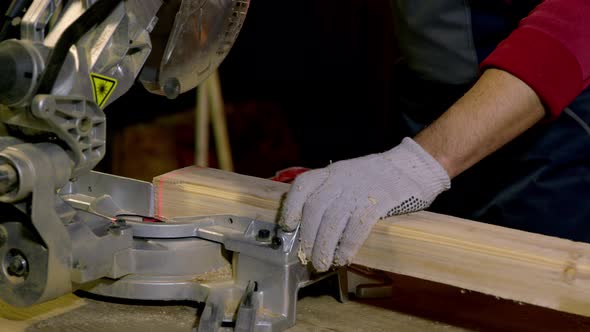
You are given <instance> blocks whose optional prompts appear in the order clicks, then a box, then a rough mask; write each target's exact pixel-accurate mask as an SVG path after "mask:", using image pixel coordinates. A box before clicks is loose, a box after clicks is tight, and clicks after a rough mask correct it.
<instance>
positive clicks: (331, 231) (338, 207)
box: [280, 138, 450, 272]
mask: <svg viewBox="0 0 590 332" xmlns="http://www.w3.org/2000/svg"><path fill="white" fill-rule="evenodd" d="M449 188H450V179H449V176H448V174H447V172H446V171H445V170H444V168H443V167H442V166H441V165H440V164H439V163H438V162H437V161H436V160H435V159H434V158H432V157H431V156H430V155H429V154H428V153H427V152H426V151H424V149H422V147H421V146H420V145H418V143H416V142H414V140H412V139H411V138H405V139H404V140H403V141H402V143H401V144H400V145H398V146H397V147H395V148H393V149H391V150H389V151H387V152H384V153H379V154H373V155H369V156H365V157H361V158H356V159H351V160H344V161H340V162H337V163H334V164H331V165H330V166H328V167H326V168H322V169H318V170H313V171H309V172H307V173H304V174H301V175H299V176H298V177H297V179H296V180H295V182H294V183H293V186H292V187H291V190H290V192H289V194H288V195H287V198H286V200H285V203H284V205H283V210H282V214H281V218H280V223H281V225H282V227H283V228H284V229H286V230H288V231H293V230H295V229H296V228H297V226H299V225H300V228H301V229H300V232H301V237H300V240H301V249H300V250H301V252H300V258H302V260H303V261H306V260H307V259H308V258H311V261H312V263H313V266H314V267H315V268H316V270H318V271H320V272H322V271H326V270H328V269H329V268H330V266H331V265H332V264H336V265H347V264H350V263H351V261H352V258H353V257H354V255H355V254H356V253H357V251H358V250H359V248H360V246H361V245H362V244H363V242H364V241H365V240H366V239H367V237H368V236H369V233H370V231H371V228H372V227H373V225H374V224H375V223H376V222H377V220H379V219H380V218H384V217H389V216H393V215H399V214H405V213H410V212H414V211H418V210H423V209H425V208H427V207H428V206H430V204H431V203H432V202H433V201H434V199H435V198H436V196H438V195H439V194H440V193H441V192H443V191H445V190H447V189H449Z"/></svg>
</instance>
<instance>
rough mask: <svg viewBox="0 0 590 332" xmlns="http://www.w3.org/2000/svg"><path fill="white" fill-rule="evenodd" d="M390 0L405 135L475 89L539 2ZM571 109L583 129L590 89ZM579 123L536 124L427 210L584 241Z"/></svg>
mask: <svg viewBox="0 0 590 332" xmlns="http://www.w3.org/2000/svg"><path fill="white" fill-rule="evenodd" d="M392 1H393V2H392V3H393V7H394V11H395V13H394V14H395V17H396V30H397V33H398V42H399V45H400V50H401V51H402V54H403V56H404V58H403V61H402V63H400V65H399V66H398V68H397V72H396V77H397V79H398V81H400V82H402V83H401V84H400V87H399V90H398V91H397V93H398V95H397V104H396V109H397V110H399V111H400V112H402V114H403V118H404V120H405V124H406V126H407V130H408V132H407V134H408V135H414V134H416V133H417V132H418V131H420V130H421V129H423V128H424V127H425V126H427V125H428V124H429V123H431V122H432V121H434V120H435V119H436V118H437V117H438V116H440V114H442V113H443V112H444V111H446V110H447V109H448V107H449V106H451V105H452V104H453V103H454V102H455V101H456V100H457V99H459V98H460V97H461V96H462V95H463V94H464V93H465V92H466V91H467V90H468V89H469V88H470V87H471V85H472V84H473V83H474V82H475V81H476V80H477V77H478V65H479V63H480V62H481V61H482V60H483V59H484V58H485V57H486V56H487V55H489V54H490V53H491V52H492V51H493V50H494V48H495V47H496V45H498V43H499V42H501V41H502V40H503V39H504V38H506V37H507V36H508V35H509V34H510V32H511V31H512V30H514V29H515V28H516V27H517V25H518V22H519V20H520V19H521V18H523V17H525V16H526V15H527V13H528V12H529V11H530V10H531V9H532V8H534V6H535V5H536V4H538V3H539V2H540V1H514V2H513V4H512V3H511V2H509V1H493V0H489V1H485V0H477V1H476V0H472V1H457V0H429V1H424V2H422V1H416V0H392ZM589 19H590V18H589ZM539 56H543V55H542V54H540V55H539ZM569 109H570V111H571V112H573V113H574V114H575V115H577V118H578V119H577V120H582V121H583V122H584V123H585V124H589V123H590V90H589V89H586V91H584V92H583V93H582V94H581V95H580V96H579V97H578V98H577V99H576V100H575V101H574V102H573V103H572V104H571V105H570V106H569ZM577 120H576V119H574V117H572V116H571V115H570V114H569V113H562V115H561V116H560V117H559V118H557V119H556V120H554V121H552V122H550V123H543V124H539V125H537V126H536V127H534V128H533V129H531V130H529V131H528V132H526V133H525V134H523V135H522V136H521V137H519V138H517V139H516V140H514V141H513V142H511V143H509V144H508V145H507V146H505V147H504V148H502V149H501V150H500V151H498V152H497V153H495V154H493V155H492V156H490V157H488V158H486V159H484V160H483V161H482V162H480V163H479V164H477V165H475V166H474V167H472V168H471V169H469V170H467V171H466V172H464V173H463V174H461V175H460V176H458V177H457V178H455V179H454V180H453V183H452V188H451V190H449V191H448V192H446V193H443V194H442V195H441V196H439V198H437V200H436V201H435V203H434V204H433V206H432V207H431V208H430V210H433V211H436V212H440V213H446V214H451V215H455V216H459V217H464V218H468V219H473V220H479V221H484V222H489V223H493V224H497V225H501V226H506V227H511V228H516V229H522V230H527V231H531V232H536V233H542V234H547V235H552V236H558V237H563V238H569V239H573V240H578V241H584V242H590V133H589V132H588V131H587V129H588V128H584V125H583V124H581V123H580V122H578V121H577Z"/></svg>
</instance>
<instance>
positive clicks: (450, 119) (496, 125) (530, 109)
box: [415, 69, 545, 178]
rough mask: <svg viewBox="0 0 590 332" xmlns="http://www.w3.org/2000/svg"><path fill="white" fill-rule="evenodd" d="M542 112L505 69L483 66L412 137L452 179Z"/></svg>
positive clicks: (536, 100) (527, 90) (529, 91)
mask: <svg viewBox="0 0 590 332" xmlns="http://www.w3.org/2000/svg"><path fill="white" fill-rule="evenodd" d="M544 115H545V110H544V107H543V104H542V103H541V101H540V99H539V97H538V96H537V94H536V93H535V92H534V91H533V90H532V89H531V88H530V87H529V86H528V85H526V84H525V83H524V82H523V81H521V80H520V79H518V78H517V77H515V76H513V75H511V74H510V73H508V72H505V71H502V70H498V69H488V70H486V71H485V72H484V73H483V75H482V76H481V77H480V79H479V80H478V82H477V83H476V84H475V85H474V86H473V87H472V88H471V89H470V90H469V91H468V92H467V93H466V94H465V95H464V96H463V97H462V98H461V99H459V101H457V103H455V104H454V105H453V106H452V107H451V108H450V109H449V110H448V111H447V112H445V113H444V114H443V115H442V116H441V117H440V118H439V119H437V120H436V121H435V122H434V123H432V125H430V126H429V127H428V128H426V129H424V130H423V131H422V132H420V133H419V134H418V135H417V136H416V138H415V140H416V142H417V143H418V144H420V145H421V146H422V148H424V150H426V151H427V152H428V153H430V155H432V156H433V157H434V158H435V159H436V160H437V161H438V162H439V163H440V164H441V165H442V166H443V167H444V169H445V170H446V171H447V173H448V174H449V177H451V178H453V177H455V176H457V175H459V174H460V173H461V172H463V171H465V170H466V169H468V168H469V167H471V166H473V165H474V164H476V163H477V162H479V161H480V160H482V159H483V158H485V157H486V156H488V155H490V154H491V153H493V152H494V151H496V150H497V149H499V148H500V147H502V146H503V145H505V144H506V143H508V142H510V141H511V140H513V139H514V138H516V137H517V136H519V135H520V134H522V133H523V132H524V131H526V130H527V129H529V128H530V127H532V126H533V125H534V124H535V123H537V122H538V121H539V120H541V119H542V118H543V117H544Z"/></svg>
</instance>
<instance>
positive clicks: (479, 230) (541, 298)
mask: <svg viewBox="0 0 590 332" xmlns="http://www.w3.org/2000/svg"><path fill="white" fill-rule="evenodd" d="M154 184H155V187H156V193H157V195H156V206H157V213H158V214H160V216H162V217H164V218H171V217H175V216H186V215H203V214H216V213H219V214H225V213H228V214H236V215H242V216H247V217H252V218H258V219H260V220H265V221H269V222H272V221H274V220H275V219H276V217H277V211H278V208H279V207H280V202H281V199H282V197H284V194H285V193H286V192H287V190H288V188H289V186H288V185H285V184H280V183H275V182H273V181H270V180H266V179H258V178H253V177H248V176H243V175H238V174H235V173H226V172H222V171H218V170H211V169H204V168H194V167H189V168H185V169H181V170H178V171H174V172H171V173H167V174H165V175H162V176H159V177H157V178H155V179H154ZM354 263H355V264H359V265H363V266H367V267H370V268H375V269H379V270H384V271H389V272H394V273H399V274H403V275H408V276H413V277H417V278H421V279H426V280H431V281H436V282H440V283H444V284H448V285H452V286H456V287H460V288H465V289H469V290H474V291H478V292H482V293H485V294H490V295H494V296H498V297H501V298H506V299H511V300H515V301H522V302H525V303H530V304H534V305H538V306H542V307H546V308H551V309H556V310H560V311H564V312H569V313H574V314H579V315H585V316H590V244H586V243H579V242H572V241H569V240H564V239H558V238H553V237H548V236H543V235H538V234H532V233H527V232H522V231H517V230H512V229H507V228H502V227H498V226H493V225H488V224H483V223H478V222H474V221H469V220H463V219H459V218H455V217H450V216H444V215H438V214H434V213H429V212H418V213H414V214H410V215H406V216H399V217H393V218H389V219H387V220H382V221H380V222H379V223H378V224H377V225H376V226H375V227H374V228H373V230H372V232H371V235H370V236H369V238H368V240H367V241H366V242H365V244H364V245H363V247H362V248H361V250H360V251H359V253H358V254H357V256H356V257H355V259H354Z"/></svg>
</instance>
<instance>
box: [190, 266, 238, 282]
mask: <svg viewBox="0 0 590 332" xmlns="http://www.w3.org/2000/svg"><path fill="white" fill-rule="evenodd" d="M231 279H232V269H231V265H229V264H228V265H225V266H223V267H221V268H219V269H215V270H211V271H207V272H205V273H203V274H199V275H198V276H196V277H195V278H194V279H193V281H195V282H200V283H210V282H220V281H229V280H231Z"/></svg>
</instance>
